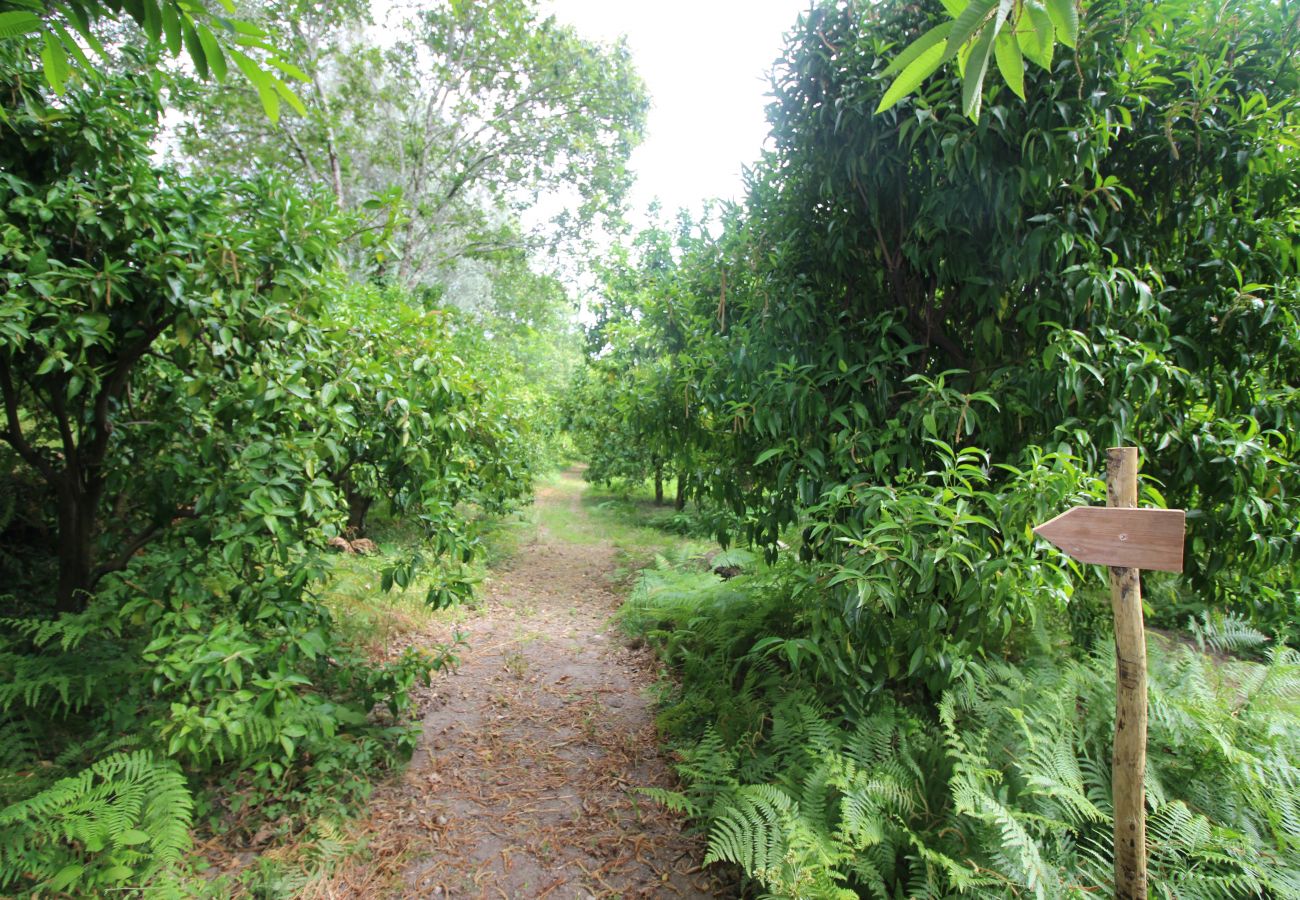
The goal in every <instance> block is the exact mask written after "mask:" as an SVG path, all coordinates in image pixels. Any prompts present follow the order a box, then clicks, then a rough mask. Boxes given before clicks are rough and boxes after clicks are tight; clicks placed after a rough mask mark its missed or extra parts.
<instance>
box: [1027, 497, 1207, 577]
mask: <svg viewBox="0 0 1300 900" xmlns="http://www.w3.org/2000/svg"><path fill="white" fill-rule="evenodd" d="M1185 532H1186V514H1185V513H1184V512H1183V511H1182V510H1181V509H1123V508H1117V509H1103V508H1101V507H1098V506H1076V507H1074V509H1070V510H1067V511H1065V512H1063V513H1061V514H1060V515H1059V516H1057V517H1056V518H1055V519H1052V520H1051V521H1050V522H1044V523H1043V524H1042V525H1039V526H1038V527H1037V528H1035V529H1034V534H1036V535H1038V536H1039V537H1041V538H1046V539H1047V540H1049V541H1051V542H1052V543H1053V544H1055V545H1056V546H1057V547H1060V548H1061V550H1062V551H1064V552H1065V553H1066V554H1067V555H1069V556H1071V557H1073V558H1074V559H1077V560H1079V561H1080V562H1086V563H1098V564H1100V565H1103V566H1125V567H1130V568H1135V569H1159V570H1161V571H1163V572H1181V571H1182V570H1183V535H1184V534H1185Z"/></svg>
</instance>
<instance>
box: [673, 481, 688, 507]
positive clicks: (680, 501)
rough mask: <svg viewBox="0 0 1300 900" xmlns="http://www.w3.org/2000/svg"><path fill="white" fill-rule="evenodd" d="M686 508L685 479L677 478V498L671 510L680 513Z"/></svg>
mask: <svg viewBox="0 0 1300 900" xmlns="http://www.w3.org/2000/svg"><path fill="white" fill-rule="evenodd" d="M685 508H686V479H685V478H683V477H682V476H681V475H678V476H677V497H676V499H674V500H673V509H675V510H677V511H678V512H681V511H682V510H684V509H685Z"/></svg>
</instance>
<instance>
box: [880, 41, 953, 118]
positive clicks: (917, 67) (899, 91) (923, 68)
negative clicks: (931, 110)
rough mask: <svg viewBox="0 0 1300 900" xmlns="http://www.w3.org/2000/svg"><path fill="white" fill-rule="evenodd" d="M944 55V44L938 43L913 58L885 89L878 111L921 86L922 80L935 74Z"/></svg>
mask: <svg viewBox="0 0 1300 900" xmlns="http://www.w3.org/2000/svg"><path fill="white" fill-rule="evenodd" d="M943 56H944V45H943V44H941V43H936V44H934V45H933V46H931V47H929V48H927V49H926V50H925V52H923V53H922V54H921V55H920V56H918V57H917V58H916V59H914V60H912V62H911V63H909V64H908V66H907V68H906V69H904V70H903V71H902V72H901V73H899V76H898V77H897V78H895V79H894V83H893V84H891V85H890V86H889V90H887V91H885V96H883V97H881V98H880V105H879V106H877V107H876V112H878V113H882V112H884V111H885V110H887V109H889V108H890V107H891V106H893V105H894V104H895V103H897V102H898V101H899V100H902V99H903V98H904V97H906V96H907V95H908V94H910V93H912V91H914V90H916V89H917V88H918V87H920V86H921V82H923V81H925V79H927V78H929V77H930V76H931V75H933V74H934V70H935V69H937V68H939V66H940V65H941V64H942V63H943Z"/></svg>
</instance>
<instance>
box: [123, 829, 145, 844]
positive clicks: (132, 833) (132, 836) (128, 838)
mask: <svg viewBox="0 0 1300 900" xmlns="http://www.w3.org/2000/svg"><path fill="white" fill-rule="evenodd" d="M115 840H116V841H117V843H119V844H121V845H123V846H127V847H130V846H133V845H135V844H143V843H144V842H145V841H147V840H149V835H148V834H146V833H145V832H143V831H141V830H140V829H138V828H128V829H127V830H126V831H124V832H122V833H121V834H119V835H118V836H117V837H116V838H115Z"/></svg>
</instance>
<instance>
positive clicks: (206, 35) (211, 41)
mask: <svg viewBox="0 0 1300 900" xmlns="http://www.w3.org/2000/svg"><path fill="white" fill-rule="evenodd" d="M197 30H198V34H199V43H200V44H202V45H203V55H204V57H206V58H207V61H208V66H209V67H210V68H211V69H212V74H213V75H215V76H216V79H217V81H225V80H226V56H225V54H224V53H222V52H221V45H220V44H219V43H217V39H216V37H214V36H213V34H212V31H211V29H209V28H208V26H206V25H199V26H198V29H197Z"/></svg>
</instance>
